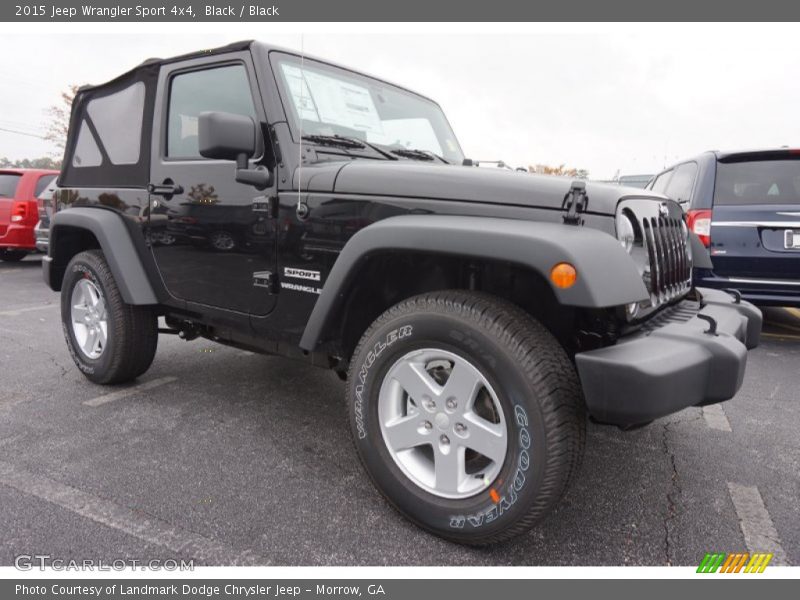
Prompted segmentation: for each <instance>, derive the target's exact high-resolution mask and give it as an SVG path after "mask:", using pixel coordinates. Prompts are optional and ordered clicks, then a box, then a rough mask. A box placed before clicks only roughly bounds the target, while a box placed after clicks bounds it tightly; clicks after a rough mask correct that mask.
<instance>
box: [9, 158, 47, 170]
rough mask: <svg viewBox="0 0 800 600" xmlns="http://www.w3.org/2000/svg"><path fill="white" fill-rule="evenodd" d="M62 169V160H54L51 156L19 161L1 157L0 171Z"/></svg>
mask: <svg viewBox="0 0 800 600" xmlns="http://www.w3.org/2000/svg"><path fill="white" fill-rule="evenodd" d="M2 168H13V169H57V170H60V169H61V159H54V158H51V157H49V156H43V157H41V158H22V159H19V160H14V161H11V160H8V159H7V158H6V157H5V156H2V157H0V169H2Z"/></svg>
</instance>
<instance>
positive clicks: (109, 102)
mask: <svg viewBox="0 0 800 600" xmlns="http://www.w3.org/2000/svg"><path fill="white" fill-rule="evenodd" d="M86 113H87V114H88V115H89V118H90V119H91V120H92V124H93V125H94V128H95V129H96V130H97V135H98V136H99V137H100V143H101V144H102V145H103V148H105V150H106V154H108V158H109V160H111V163H112V164H114V165H135V164H136V163H138V162H139V150H140V148H141V145H142V120H143V118H144V84H143V83H142V82H141V81H139V82H137V83H134V84H133V85H129V86H128V87H126V88H125V89H122V90H120V91H118V92H116V93H114V94H109V95H108V96H101V97H99V98H94V99H93V100H90V101H89V105H88V106H87V107H86ZM122 123H124V127H120V124H122Z"/></svg>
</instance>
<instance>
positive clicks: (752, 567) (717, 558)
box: [697, 552, 773, 573]
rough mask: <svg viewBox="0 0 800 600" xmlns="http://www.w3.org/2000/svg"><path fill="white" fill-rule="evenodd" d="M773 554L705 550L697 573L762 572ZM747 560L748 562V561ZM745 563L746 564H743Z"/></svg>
mask: <svg viewBox="0 0 800 600" xmlns="http://www.w3.org/2000/svg"><path fill="white" fill-rule="evenodd" d="M772 557H773V554H770V553H767V552H756V553H754V554H749V553H748V552H736V553H733V554H726V553H725V552H707V553H706V555H705V556H704V557H703V560H702V561H701V562H700V566H699V567H697V572H698V573H716V572H717V570H719V572H720V573H739V572H742V569H744V573H763V572H764V569H766V568H767V565H768V564H769V563H770V561H771V560H772ZM748 561H749V562H748ZM745 565H747V566H745Z"/></svg>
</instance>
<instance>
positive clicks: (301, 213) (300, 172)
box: [297, 32, 308, 219]
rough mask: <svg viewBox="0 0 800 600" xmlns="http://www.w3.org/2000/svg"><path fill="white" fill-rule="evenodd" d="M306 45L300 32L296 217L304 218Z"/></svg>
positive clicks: (305, 205) (306, 207) (306, 214)
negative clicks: (298, 150)
mask: <svg viewBox="0 0 800 600" xmlns="http://www.w3.org/2000/svg"><path fill="white" fill-rule="evenodd" d="M305 65H306V45H305V33H303V32H301V33H300V110H298V111H297V118H298V119H299V121H300V144H299V147H300V152H299V155H298V157H297V158H298V162H297V217H298V218H299V219H305V218H306V217H307V216H308V205H307V204H306V203H305V202H303V189H302V186H303V92H304V91H305V88H306V71H305Z"/></svg>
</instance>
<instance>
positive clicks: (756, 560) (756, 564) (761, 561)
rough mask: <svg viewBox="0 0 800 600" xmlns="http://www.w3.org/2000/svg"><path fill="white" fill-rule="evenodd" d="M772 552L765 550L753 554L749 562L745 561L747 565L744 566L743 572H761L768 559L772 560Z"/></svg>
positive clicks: (765, 566)
mask: <svg viewBox="0 0 800 600" xmlns="http://www.w3.org/2000/svg"><path fill="white" fill-rule="evenodd" d="M772 557H773V554H771V553H770V554H767V553H766V552H758V553H756V554H753V557H752V558H751V559H750V562H749V563H747V566H746V567H745V568H744V572H745V573H763V572H764V569H766V568H767V565H768V564H769V561H771V560H772Z"/></svg>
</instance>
